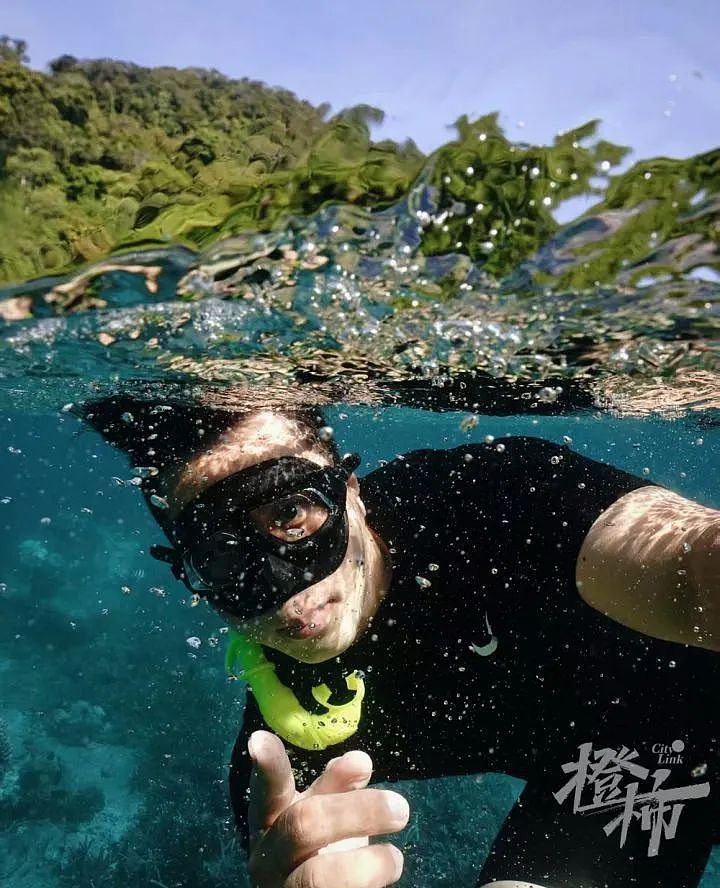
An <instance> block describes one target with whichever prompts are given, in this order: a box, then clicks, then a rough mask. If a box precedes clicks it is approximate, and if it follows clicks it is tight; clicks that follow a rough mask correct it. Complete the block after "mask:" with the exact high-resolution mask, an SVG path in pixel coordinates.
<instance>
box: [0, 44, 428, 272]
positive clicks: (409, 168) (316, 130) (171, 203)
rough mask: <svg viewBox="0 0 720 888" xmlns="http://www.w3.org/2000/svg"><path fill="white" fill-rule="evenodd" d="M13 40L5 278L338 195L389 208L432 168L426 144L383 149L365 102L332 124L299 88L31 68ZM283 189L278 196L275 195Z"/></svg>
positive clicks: (375, 114)
mask: <svg viewBox="0 0 720 888" xmlns="http://www.w3.org/2000/svg"><path fill="white" fill-rule="evenodd" d="M26 61H27V59H26V47H25V45H24V43H23V42H22V41H14V40H10V39H9V38H3V40H2V43H1V44H0V232H1V233H2V243H1V244H0V279H4V280H15V279H22V278H25V277H29V276H31V275H37V274H42V273H49V272H52V271H56V270H59V269H63V268H64V267H66V266H67V265H69V264H71V263H73V262H77V261H82V260H89V259H93V258H95V257H97V256H99V255H102V254H104V253H106V252H107V251H108V250H109V249H111V248H113V247H115V246H118V245H121V244H123V243H124V242H127V241H138V242H141V241H147V240H154V241H157V240H167V239H176V238H178V239H181V240H185V241H189V242H191V243H194V244H196V245H200V244H202V243H203V240H204V233H205V232H207V231H210V232H212V231H214V229H215V228H216V226H218V225H219V224H220V223H221V222H223V221H224V220H225V218H226V217H227V215H228V213H229V212H230V211H231V210H232V211H233V216H234V220H233V225H235V226H238V227H240V228H242V227H247V226H260V227H261V226H263V225H268V224H269V223H270V222H271V221H272V220H273V219H274V218H276V217H277V216H279V215H280V214H281V213H283V212H285V211H287V210H292V211H296V212H304V211H307V210H311V209H313V208H315V207H316V206H318V205H319V204H320V203H322V202H323V201H324V200H327V199H336V200H351V201H354V200H359V199H367V200H369V201H372V202H376V203H377V202H382V201H383V200H387V199H389V198H390V199H391V198H393V197H396V196H399V195H400V194H402V193H403V191H404V190H406V189H407V187H408V185H409V184H410V182H411V181H412V179H413V177H414V176H415V175H416V174H417V172H418V170H419V169H420V167H421V165H422V161H423V157H422V155H421V153H420V152H419V151H418V150H417V149H416V148H415V146H414V145H412V143H409V144H407V145H403V146H400V145H396V144H394V143H391V142H382V143H380V144H373V143H372V142H371V140H370V137H369V130H368V126H367V123H368V122H369V121H370V120H380V119H382V113H381V112H380V111H377V110H376V109H371V108H355V109H351V110H349V111H345V112H343V113H341V114H339V115H336V116H335V117H333V118H331V119H330V120H329V121H326V120H325V118H326V116H327V114H328V108H327V106H320V107H317V108H316V107H313V106H312V105H310V104H309V103H308V102H303V101H301V100H299V99H298V98H297V97H296V96H294V95H293V94H292V93H291V92H289V91H287V90H282V89H270V88H269V87H267V86H265V85H264V84H262V83H258V82H256V81H252V80H247V79H243V80H231V79H229V78H227V77H224V76H223V75H222V74H220V73H219V72H217V71H205V70H199V69H192V68H189V69H183V70H178V69H175V68H153V69H150V68H142V67H139V66H137V65H133V64H129V63H126V62H116V61H111V60H106V59H101V60H96V61H78V60H77V59H74V58H72V57H71V56H61V57H60V58H58V59H56V60H55V61H53V62H51V64H50V66H49V71H48V73H39V72H37V71H33V70H31V69H30V68H29V67H27V65H26ZM267 189H272V196H273V199H272V201H270V200H268V199H267V198H266V197H265V193H266V190H267Z"/></svg>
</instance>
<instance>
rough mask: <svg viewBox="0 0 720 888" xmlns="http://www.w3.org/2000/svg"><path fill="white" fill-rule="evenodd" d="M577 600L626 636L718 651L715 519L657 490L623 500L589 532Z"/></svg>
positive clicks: (719, 539) (713, 513) (719, 533)
mask: <svg viewBox="0 0 720 888" xmlns="http://www.w3.org/2000/svg"><path fill="white" fill-rule="evenodd" d="M576 579H577V586H578V590H579V592H580V595H581V596H582V597H583V599H584V600H585V601H586V602H587V603H588V604H589V605H591V606H592V607H594V608H596V609H597V610H599V611H601V612H602V613H604V614H606V616H608V617H610V618H611V619H614V620H617V622H619V623H622V624H623V625H624V626H627V627H628V628H630V629H635V630H637V631H639V632H644V633H646V634H648V635H654V636H655V637H657V638H662V639H664V640H665V641H674V642H678V643H680V644H690V645H694V646H695V647H703V648H708V649H709V650H713V651H720V512H718V511H717V510H715V509H709V508H707V507H706V506H701V505H698V504H697V503H694V502H692V501H690V500H687V499H685V498H684V497H682V496H680V495H679V494H677V493H673V492H672V491H671V490H666V489H664V488H662V487H642V488H640V489H639V490H634V491H632V492H631V493H628V494H626V495H625V496H623V497H621V498H620V499H619V500H618V501H617V502H616V503H613V505H611V506H610V507H609V508H608V509H606V510H605V511H604V512H603V513H602V515H600V517H599V518H598V519H597V521H596V522H595V523H594V524H593V526H592V527H591V528H590V531H589V533H588V535H587V536H586V538H585V541H584V543H583V545H582V548H581V550H580V556H579V558H578V561H577V570H576Z"/></svg>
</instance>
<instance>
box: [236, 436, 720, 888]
mask: <svg viewBox="0 0 720 888" xmlns="http://www.w3.org/2000/svg"><path fill="white" fill-rule="evenodd" d="M498 445H500V446H498ZM647 483H648V482H647V481H643V480H642V479H639V478H635V477H633V476H632V475H629V474H627V473H625V472H622V471H620V470H618V469H615V468H612V467H611V466H607V465H604V464H601V463H597V462H594V461H592V460H589V459H586V458H584V457H582V456H580V455H578V454H576V453H574V452H573V451H571V450H570V449H568V448H567V447H561V446H557V445H554V444H551V443H548V442H546V441H542V440H539V439H534V438H524V437H514V438H504V439H502V440H499V441H497V442H495V443H493V444H489V445H484V444H483V445H477V444H474V445H468V446H463V447H458V448H455V449H453V450H444V451H443V450H418V451H415V452H413V453H409V454H407V455H406V456H403V457H400V458H398V459H396V460H394V461H393V462H391V463H389V464H388V465H386V466H383V467H382V468H380V469H378V470H376V471H374V472H372V473H371V474H370V475H368V476H367V477H366V478H364V479H363V480H362V481H361V496H362V499H363V501H364V503H365V505H366V506H367V508H368V522H369V524H370V525H371V526H372V527H373V528H374V529H375V530H376V531H377V533H378V534H379V535H380V537H381V538H382V539H383V540H384V541H385V542H386V543H387V545H388V546H389V548H390V552H391V554H392V560H393V578H392V584H391V588H390V591H389V594H388V596H387V597H386V599H385V600H384V602H383V604H382V605H381V607H380V609H379V611H378V613H377V615H376V617H375V619H374V622H373V624H372V627H371V628H370V629H369V630H368V632H367V633H366V634H365V635H364V636H363V637H362V638H361V639H360V640H359V641H358V642H357V643H356V644H355V645H353V647H351V648H350V649H349V650H348V651H347V652H346V653H345V654H343V656H342V657H340V658H337V660H333V661H331V662H330V663H327V664H321V665H320V666H319V667H311V666H307V665H305V664H300V663H298V662H296V661H294V660H291V659H290V658H287V657H284V656H283V655H280V654H278V653H277V652H274V651H267V653H268V656H269V657H271V658H272V659H273V660H274V661H275V662H276V663H277V673H278V675H279V677H280V678H281V680H283V682H284V683H286V684H288V685H290V686H292V687H293V689H294V690H296V693H297V694H298V696H299V697H300V699H301V701H302V702H303V704H304V705H305V706H306V707H307V708H308V709H310V708H313V701H312V698H311V697H310V696H309V693H308V689H309V688H310V687H311V686H312V685H314V684H318V683H320V682H321V681H325V682H327V683H328V685H329V686H330V687H331V688H336V689H338V694H339V696H338V697H337V700H338V702H339V701H340V700H341V699H342V697H341V696H340V695H341V691H340V688H342V687H344V682H342V681H341V680H340V679H341V676H342V674H344V673H346V672H348V671H350V670H352V669H354V668H359V669H361V670H362V671H363V672H364V673H365V683H366V699H365V702H364V704H363V718H362V721H361V724H360V728H359V730H358V731H357V733H356V734H355V735H354V736H353V737H351V738H350V739H349V740H348V741H346V742H345V743H344V744H342V745H340V746H333V747H331V748H329V749H328V750H326V751H324V752H321V753H313V752H306V751H304V750H302V751H297V750H296V751H295V752H293V750H292V749H290V750H289V751H290V752H291V758H292V759H293V761H294V764H295V765H296V766H299V765H300V763H306V765H305V769H306V773H307V780H308V782H309V781H310V780H311V779H312V777H313V776H314V773H319V772H320V771H321V770H322V768H323V766H324V764H325V762H326V761H327V760H328V759H329V758H331V757H333V756H336V755H339V754H341V753H342V752H344V751H346V750H348V749H364V750H366V751H367V752H368V753H369V754H370V755H371V757H372V759H373V763H374V768H375V770H374V777H375V779H377V780H398V779H399V780H401V779H417V778H424V777H438V776H444V775H451V774H476V773H478V772H483V771H485V772H487V771H499V772H504V773H507V774H511V775H514V776H516V777H520V778H523V779H524V780H526V781H527V786H526V788H525V790H524V791H523V794H522V796H521V798H520V802H519V804H518V805H516V806H515V808H514V809H513V811H512V812H511V813H510V815H509V816H508V818H507V820H506V821H505V824H504V826H503V828H502V830H501V832H500V834H499V836H498V837H497V839H496V841H495V843H494V846H493V849H492V851H491V853H490V856H489V858H488V860H487V862H486V864H485V866H484V867H483V870H482V873H481V874H480V880H479V883H478V884H480V885H482V884H484V883H486V882H490V881H492V880H493V879H497V880H501V879H518V880H525V881H529V882H537V883H539V884H540V885H542V886H546V888H605V886H610V888H621V886H630V885H636V886H642V888H689V886H695V885H697V883H698V881H699V878H700V876H701V874H702V872H703V869H704V866H705V863H706V860H707V856H708V854H709V851H710V849H711V846H712V844H713V841H714V840H715V834H716V832H717V826H718V823H719V819H718V809H717V808H718V800H719V799H720V786H718V783H717V780H718V764H719V762H718V733H719V731H718V725H719V724H720V716H719V715H718V712H719V710H718V703H719V701H720V660H718V656H717V654H714V653H711V652H707V651H704V650H700V649H698V648H690V647H686V646H684V645H678V644H672V643H669V642H663V641H659V640H657V639H654V638H650V637H648V636H645V635H642V634H639V633H637V632H633V631H631V630H630V629H626V628H624V627H623V626H621V625H619V624H618V623H616V622H614V621H612V620H610V619H608V618H606V617H605V616H603V615H602V614H601V613H599V612H598V611H596V610H594V609H593V608H591V607H590V606H588V605H587V604H585V603H584V602H583V601H582V599H581V598H580V596H579V594H578V592H577V588H576V584H575V564H576V561H577V558H578V554H579V551H580V547H581V545H582V542H583V540H584V538H585V536H586V534H587V532H588V530H589V528H590V526H591V525H592V524H593V522H594V521H595V519H596V518H597V517H598V516H599V515H600V513H601V512H603V511H604V510H605V509H606V508H608V506H610V505H611V504H612V503H613V502H614V501H615V500H617V499H618V498H619V497H621V496H623V495H624V494H626V493H628V492H629V491H631V490H634V489H636V488H638V487H642V486H645V485H646V484H647ZM418 578H420V579H418ZM488 626H489V627H490V632H489V631H488ZM491 634H492V635H494V636H495V637H496V638H497V649H496V650H495V651H494V652H493V653H490V654H488V651H491V650H492V647H493V645H488V643H489V641H490V637H491ZM472 645H475V646H476V648H479V649H480V650H481V651H482V652H483V653H485V654H488V655H486V656H483V655H482V654H479V653H477V652H476V649H473V647H472ZM314 708H315V709H316V710H317V705H316V704H315V705H314ZM261 726H262V720H261V718H260V716H259V713H258V710H257V707H256V704H255V701H254V700H253V698H252V694H248V706H247V711H246V718H245V723H244V726H243V729H242V731H241V733H240V736H239V737H238V740H237V743H236V746H235V750H234V753H233V764H232V768H231V778H230V779H231V793H232V798H233V804H234V808H235V812H236V818H237V821H238V825H239V827H240V828H241V829H243V828H244V823H245V817H246V806H247V802H246V788H247V783H248V776H249V760H248V756H247V754H246V751H245V749H246V744H247V737H248V735H249V733H250V732H251V731H252V730H255V729H256V728H258V727H261ZM678 740H680V741H682V744H683V746H684V748H683V749H682V751H681V752H680V753H676V750H673V749H672V746H671V745H672V743H673V742H674V741H678ZM585 743H591V744H592V749H593V751H595V750H603V749H610V750H613V751H614V752H616V753H617V755H618V756H619V757H620V758H622V757H623V756H625V761H630V762H633V763H635V764H636V765H639V766H641V767H644V768H646V769H648V774H647V776H646V777H645V778H643V779H641V777H642V775H641V776H640V777H638V776H637V771H635V772H634V774H635V776H633V772H631V771H630V770H628V768H627V767H625V766H623V765H622V764H620V765H618V764H617V757H616V759H615V760H614V761H615V764H614V765H613V762H612V761H610V762H608V767H609V768H610V770H609V771H608V770H607V769H603V773H602V774H599V775H597V776H598V778H599V779H601V780H603V781H604V783H597V782H595V783H583V786H584V789H583V791H582V797H581V798H580V800H579V802H580V804H581V805H582V806H586V805H590V813H585V814H583V813H576V812H575V811H574V810H573V802H574V798H575V797H574V794H573V793H572V792H571V793H570V794H569V797H567V798H566V799H565V801H564V802H563V803H562V804H561V803H560V802H559V801H558V799H557V798H556V797H555V796H554V793H558V792H559V791H561V790H562V788H563V787H564V786H565V785H566V784H567V783H568V781H570V780H571V779H572V778H573V776H574V772H573V770H572V763H574V762H577V761H578V760H579V757H580V751H579V750H580V747H581V744H585ZM656 744H659V745H661V746H663V747H664V748H665V755H666V756H667V755H670V756H673V757H674V758H677V757H679V758H680V759H681V761H680V762H677V761H673V763H672V764H668V765H666V766H665V765H663V763H662V761H661V760H659V759H660V756H661V755H662V754H663V753H662V752H660V751H659V746H658V745H656ZM287 745H288V744H286V746H287ZM623 747H625V752H623ZM667 747H670V749H667ZM635 751H636V752H637V756H636V757H632V753H633V752H635ZM592 755H593V756H594V752H593V753H592ZM628 755H630V756H631V758H629V759H628V758H627V756H628ZM592 761H593V762H594V761H595V758H592ZM665 761H667V759H665ZM564 765H565V766H566V768H565V770H564V769H563V766H564ZM662 767H667V768H668V769H669V770H670V774H669V776H667V777H666V779H665V781H664V782H662V784H661V786H660V787H659V788H660V789H670V788H673V789H674V788H677V787H686V786H693V787H700V788H699V789H698V790H697V792H699V793H702V792H704V791H705V790H704V786H705V784H709V794H708V795H707V796H706V797H705V798H692V799H689V800H687V799H686V800H685V802H684V807H683V808H682V809H680V811H679V819H678V820H677V822H676V824H675V827H676V832H675V837H674V838H671V837H670V836H669V834H668V833H667V832H666V833H664V834H663V836H662V839H661V841H660V843H659V852H658V854H657V856H652V857H650V856H648V850H649V845H650V839H651V829H650V827H651V815H650V811H651V806H652V804H653V802H652V800H651V801H648V802H646V803H645V807H646V808H647V810H646V812H645V818H646V819H645V821H643V819H642V808H643V804H641V801H638V802H637V804H636V805H635V806H634V808H632V810H634V811H635V812H636V816H635V817H631V818H630V819H629V821H627V822H626V826H627V834H626V839H625V844H624V847H622V848H621V847H620V840H621V828H622V824H619V825H618V826H617V828H616V829H615V830H614V831H612V832H611V833H610V834H609V835H606V833H605V832H604V831H603V827H605V826H606V824H608V823H609V822H610V821H612V820H613V819H615V818H616V817H619V816H621V815H622V814H623V810H624V807H623V802H624V801H625V799H626V798H627V795H628V785H629V784H630V783H637V784H638V788H637V792H638V793H648V792H650V791H651V790H652V789H653V780H654V778H653V773H654V772H655V771H656V769H658V768H662ZM301 770H302V769H301ZM614 774H619V775H620V781H619V783H618V786H617V788H616V792H615V793H614V795H613V793H612V785H611V784H612V781H613V775H614ZM650 794H651V795H652V793H650ZM657 798H658V796H657V794H655V802H654V804H657ZM598 799H599V800H600V802H603V803H610V802H612V801H616V802H618V804H617V805H616V807H614V808H608V807H601V808H600V809H597V807H596V806H595V812H594V813H592V811H593V806H594V803H595V802H596V801H597V800H598ZM648 806H650V807H648ZM675 814H676V815H677V811H675ZM672 816H673V808H672V806H670V805H669V806H668V807H667V809H666V810H665V812H664V813H663V818H664V820H665V822H670V821H671V820H672ZM643 826H645V828H643Z"/></svg>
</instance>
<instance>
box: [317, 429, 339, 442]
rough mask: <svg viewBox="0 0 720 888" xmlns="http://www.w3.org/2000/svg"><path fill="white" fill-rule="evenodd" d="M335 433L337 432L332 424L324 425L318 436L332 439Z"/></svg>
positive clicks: (322, 439) (327, 439)
mask: <svg viewBox="0 0 720 888" xmlns="http://www.w3.org/2000/svg"><path fill="white" fill-rule="evenodd" d="M334 434H335V432H334V431H333V429H332V427H331V426H323V427H322V428H321V429H320V431H319V432H318V438H320V440H321V441H332V439H333V435H334Z"/></svg>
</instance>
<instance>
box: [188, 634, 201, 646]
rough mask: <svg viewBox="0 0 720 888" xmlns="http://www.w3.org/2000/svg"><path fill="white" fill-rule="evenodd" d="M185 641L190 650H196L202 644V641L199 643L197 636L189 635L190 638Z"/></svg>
mask: <svg viewBox="0 0 720 888" xmlns="http://www.w3.org/2000/svg"><path fill="white" fill-rule="evenodd" d="M185 641H186V642H187V643H188V644H189V645H190V647H191V648H195V649H196V650H197V648H199V647H200V645H201V644H202V641H200V639H199V638H198V637H197V635H191V636H190V638H186V639H185Z"/></svg>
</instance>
